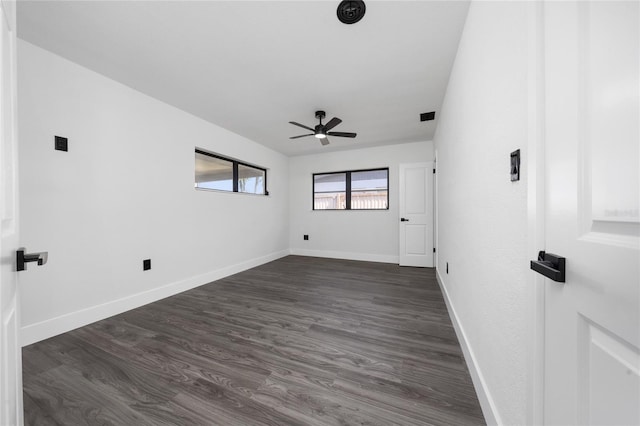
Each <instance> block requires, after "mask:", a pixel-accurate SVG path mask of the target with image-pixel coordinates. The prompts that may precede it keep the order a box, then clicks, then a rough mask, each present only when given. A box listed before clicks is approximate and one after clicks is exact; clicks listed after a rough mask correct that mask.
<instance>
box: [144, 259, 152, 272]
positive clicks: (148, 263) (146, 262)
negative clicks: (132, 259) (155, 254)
mask: <svg viewBox="0 0 640 426" xmlns="http://www.w3.org/2000/svg"><path fill="white" fill-rule="evenodd" d="M149 269H151V259H145V260H143V261H142V270H143V271H148V270H149Z"/></svg>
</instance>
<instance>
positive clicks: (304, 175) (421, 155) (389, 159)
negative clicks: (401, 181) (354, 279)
mask: <svg viewBox="0 0 640 426" xmlns="http://www.w3.org/2000/svg"><path fill="white" fill-rule="evenodd" d="M316 143H317V142H316ZM432 160H433V144H432V143H431V142H416V143H408V144H400V145H391V146H384V147H376V148H365V149H354V150H350V151H338V152H330V153H326V154H317V155H307V156H301V157H292V158H291V159H290V169H289V176H290V184H289V188H290V194H289V197H290V210H289V217H290V218H291V225H290V231H289V232H290V243H289V244H290V247H291V250H292V252H293V253H300V254H308V255H312V256H314V255H315V256H327V257H337V258H347V259H357V260H371V261H380V262H392V263H397V262H398V251H399V245H400V244H399V240H398V239H399V225H398V223H399V222H398V220H399V216H398V214H399V213H398V178H399V175H398V173H399V169H398V165H399V164H400V163H412V162H420V161H432ZM379 167H389V191H390V192H389V210H370V211H355V210H352V211H318V210H315V211H314V210H312V209H311V200H312V182H311V180H312V174H313V173H322V172H334V171H343V170H357V169H370V168H379ZM304 234H309V241H304V240H303V239H302V236H303V235H304Z"/></svg>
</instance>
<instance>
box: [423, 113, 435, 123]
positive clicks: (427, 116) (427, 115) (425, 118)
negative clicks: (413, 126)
mask: <svg viewBox="0 0 640 426" xmlns="http://www.w3.org/2000/svg"><path fill="white" fill-rule="evenodd" d="M435 118H436V112H435V111H431V112H423V113H422V114H420V121H431V120H434V119H435Z"/></svg>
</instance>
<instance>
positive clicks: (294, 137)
mask: <svg viewBox="0 0 640 426" xmlns="http://www.w3.org/2000/svg"><path fill="white" fill-rule="evenodd" d="M305 136H313V133H309V134H308V135H300V136H291V137H290V138H289V139H298V138H304V137H305Z"/></svg>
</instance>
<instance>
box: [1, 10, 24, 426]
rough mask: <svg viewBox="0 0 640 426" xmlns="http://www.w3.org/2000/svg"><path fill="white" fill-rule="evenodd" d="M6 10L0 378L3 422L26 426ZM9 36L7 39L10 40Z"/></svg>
mask: <svg viewBox="0 0 640 426" xmlns="http://www.w3.org/2000/svg"><path fill="white" fill-rule="evenodd" d="M0 6H1V7H0V21H1V22H0V25H1V26H2V27H1V28H2V33H3V36H2V37H1V39H0V41H1V42H2V45H3V46H2V50H1V52H2V55H1V57H2V59H1V61H2V63H1V64H0V67H1V69H2V72H0V78H2V81H3V88H4V89H5V90H6V92H5V91H3V93H2V100H1V103H2V104H1V106H0V114H2V128H0V131H1V132H3V134H2V139H1V144H2V145H1V146H0V173H1V174H2V175H3V176H4V177H6V178H8V179H7V181H8V182H9V185H6V183H5V182H3V185H2V188H1V189H0V191H2V192H1V193H0V196H1V197H2V201H1V202H0V209H2V213H1V215H2V219H3V224H2V232H1V234H2V235H1V236H0V237H1V238H0V249H1V250H0V251H1V252H2V265H1V267H2V278H0V286H2V287H1V288H0V291H1V292H2V293H0V297H3V296H4V297H7V296H9V297H8V299H4V300H0V324H1V325H0V372H4V373H5V374H6V375H7V376H4V375H3V374H0V422H1V423H5V424H6V423H8V424H11V425H13V424H14V423H15V424H17V425H22V424H23V404H22V352H21V345H20V310H19V307H20V298H19V297H20V294H19V287H18V284H19V283H18V276H17V274H18V272H17V270H16V269H17V268H16V250H17V249H18V244H19V243H20V241H19V237H20V235H19V219H20V216H19V209H18V193H17V186H18V181H17V179H18V173H17V161H18V160H17V158H18V157H17V150H18V141H17V130H18V129H17V114H18V110H17V81H16V77H17V76H16V72H17V71H16V70H17V66H16V6H17V5H16V1H15V0H1V4H0ZM5 35H6V36H7V38H5V37H4V36H5ZM5 48H6V49H7V50H5ZM5 72H6V74H5ZM5 82H6V83H8V84H7V86H4V83H5ZM7 92H8V93H7ZM5 136H6V137H5ZM5 155H6V157H5ZM5 167H7V169H5ZM5 185H6V186H5ZM5 203H6V204H5ZM5 208H6V209H7V210H5ZM5 213H6V216H5ZM5 221H6V222H5ZM7 309H8V312H7ZM5 332H6V334H5ZM9 377H11V379H10V378H9ZM14 410H15V411H14Z"/></svg>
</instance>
